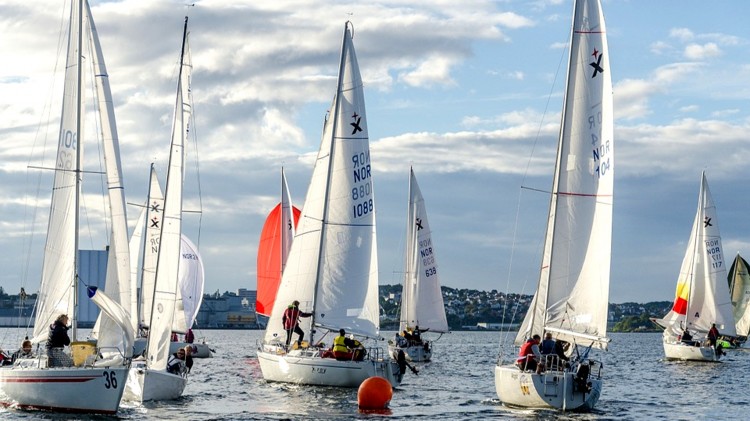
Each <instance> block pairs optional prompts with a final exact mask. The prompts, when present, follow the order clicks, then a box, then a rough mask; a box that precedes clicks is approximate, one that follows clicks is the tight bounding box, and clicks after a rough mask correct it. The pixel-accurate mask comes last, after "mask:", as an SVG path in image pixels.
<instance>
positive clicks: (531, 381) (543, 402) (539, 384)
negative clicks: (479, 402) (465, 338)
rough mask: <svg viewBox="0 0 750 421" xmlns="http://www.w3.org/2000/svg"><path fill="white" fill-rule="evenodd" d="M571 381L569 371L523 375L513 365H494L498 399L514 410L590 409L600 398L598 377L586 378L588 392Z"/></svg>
mask: <svg viewBox="0 0 750 421" xmlns="http://www.w3.org/2000/svg"><path fill="white" fill-rule="evenodd" d="M574 378H575V374H574V373H571V372H569V371H566V372H560V371H548V372H545V373H542V374H535V373H532V372H522V371H521V370H519V369H518V367H516V366H515V365H503V366H500V365H498V366H495V389H496V391H497V396H498V397H499V398H500V401H501V402H502V403H503V404H505V405H508V406H514V407H523V408H553V409H562V410H565V411H588V410H591V409H592V408H593V407H594V405H596V403H597V402H598V401H599V396H600V395H601V391H602V381H601V378H599V377H598V376H591V377H589V379H588V382H590V383H591V389H590V390H589V391H587V392H584V391H582V390H578V389H579V388H577V387H575V386H574V383H575V380H574Z"/></svg>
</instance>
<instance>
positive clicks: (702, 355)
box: [664, 342, 721, 362]
mask: <svg viewBox="0 0 750 421" xmlns="http://www.w3.org/2000/svg"><path fill="white" fill-rule="evenodd" d="M664 356H666V357H667V359H668V360H681V361H706V362H717V361H719V358H721V355H716V351H715V350H714V349H713V348H712V347H711V346H693V345H688V344H685V343H682V342H664Z"/></svg>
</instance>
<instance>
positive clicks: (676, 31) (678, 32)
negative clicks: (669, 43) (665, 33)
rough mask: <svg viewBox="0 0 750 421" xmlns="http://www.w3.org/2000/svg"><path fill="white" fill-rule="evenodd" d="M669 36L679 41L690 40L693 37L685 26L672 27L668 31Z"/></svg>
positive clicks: (691, 32)
mask: <svg viewBox="0 0 750 421" xmlns="http://www.w3.org/2000/svg"><path fill="white" fill-rule="evenodd" d="M669 36H670V37H671V38H677V39H678V40H680V41H690V40H692V39H693V38H695V34H694V33H693V31H691V30H690V29H687V28H672V30H670V31H669Z"/></svg>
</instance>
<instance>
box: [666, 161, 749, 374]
mask: <svg viewBox="0 0 750 421" xmlns="http://www.w3.org/2000/svg"><path fill="white" fill-rule="evenodd" d="M726 278H727V269H726V265H725V262H724V252H723V250H722V247H721V235H720V233H719V220H718V218H717V215H716V206H715V205H714V201H713V198H712V197H711V191H710V190H709V188H708V182H707V181H706V174H705V172H704V173H702V174H701V187H700V193H699V195H698V210H697V211H696V213H695V221H694V222H693V229H692V231H691V232H690V241H689V242H688V246H687V250H686V251H685V258H684V259H683V260H682V267H681V268H680V276H679V278H677V291H676V294H675V301H674V304H673V305H672V309H671V310H670V311H669V313H667V314H666V315H665V316H664V317H663V318H661V319H652V320H653V321H654V322H656V323H657V324H659V325H660V326H662V327H664V334H663V343H664V354H665V356H666V358H667V359H669V360H689V361H718V360H719V358H721V355H722V352H720V351H719V352H717V351H716V350H715V349H714V347H713V346H711V345H710V344H709V343H708V341H707V335H708V331H709V329H711V325H712V324H716V327H717V328H718V330H719V333H720V334H722V335H726V336H736V335H737V332H736V331H735V324H734V316H733V314H732V302H731V300H730V298H729V287H728V286H727V284H726V282H725V279H726ZM685 329H687V330H688V331H689V332H690V334H691V335H692V340H691V341H683V340H682V339H683V338H682V335H683V331H684V330H685Z"/></svg>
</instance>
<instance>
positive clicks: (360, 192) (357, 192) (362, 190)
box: [352, 182, 374, 218]
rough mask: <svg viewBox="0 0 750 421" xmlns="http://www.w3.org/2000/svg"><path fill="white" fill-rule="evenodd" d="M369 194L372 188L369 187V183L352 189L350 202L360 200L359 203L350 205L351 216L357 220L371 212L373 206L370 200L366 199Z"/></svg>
mask: <svg viewBox="0 0 750 421" xmlns="http://www.w3.org/2000/svg"><path fill="white" fill-rule="evenodd" d="M370 194H372V186H371V185H370V182H367V183H364V184H361V185H359V186H356V187H354V188H353V189H352V200H354V201H358V200H361V202H360V203H355V204H353V205H352V216H354V217H355V218H359V217H362V216H365V215H367V214H369V213H372V212H373V210H374V204H373V202H372V198H370V199H367V197H368V196H370Z"/></svg>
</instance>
